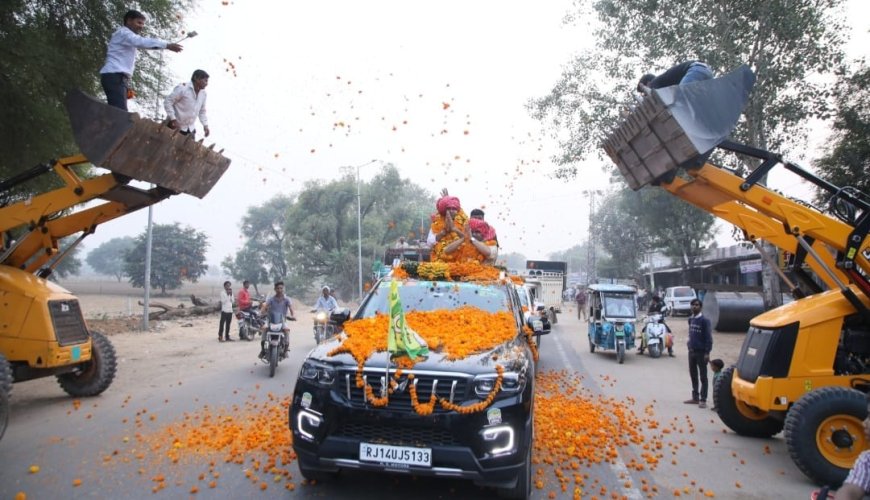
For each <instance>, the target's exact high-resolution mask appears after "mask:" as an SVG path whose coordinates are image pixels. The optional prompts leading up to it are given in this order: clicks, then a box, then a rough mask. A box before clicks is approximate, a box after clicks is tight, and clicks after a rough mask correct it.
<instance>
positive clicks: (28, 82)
mask: <svg viewBox="0 0 870 500" xmlns="http://www.w3.org/2000/svg"><path fill="white" fill-rule="evenodd" d="M192 4H193V1H192V0H141V1H139V2H137V3H136V6H137V8H138V10H140V11H141V12H143V13H144V14H145V15H146V16H148V22H147V24H146V31H147V36H152V37H157V38H164V39H165V38H170V39H173V37H174V39H178V38H181V36H179V33H180V32H181V20H180V16H178V15H177V14H179V13H181V12H185V11H187V10H188V9H189V8H190V7H191V5H192ZM131 7H133V5H131V4H129V3H128V2H123V1H121V0H66V1H63V2H58V1H56V0H4V1H3V2H0V137H2V138H3V140H2V141H0V178H8V177H10V176H11V175H13V174H15V173H18V172H20V171H22V170H24V169H26V168H29V167H31V166H33V165H35V164H37V163H39V162H43V161H46V160H48V159H50V158H57V157H60V156H67V155H71V154H74V153H75V152H76V151H77V147H76V146H75V143H74V141H73V138H72V130H71V129H70V126H69V121H68V120H67V115H66V108H65V107H64V104H63V103H64V96H65V95H66V91H67V90H68V89H70V88H73V87H75V88H80V89H82V90H83V91H85V92H87V93H90V94H92V95H95V96H98V97H100V98H104V97H105V96H104V95H103V91H102V88H101V87H100V84H99V71H100V68H101V67H102V66H103V63H104V60H105V55H106V46H107V45H108V41H109V38H110V37H111V35H112V33H113V32H114V30H115V29H116V28H117V27H119V26H121V24H122V20H123V16H124V13H125V12H126V11H127V10H128V9H130V8H131ZM138 66H139V68H138V70H137V71H136V74H135V75H134V78H133V85H134V87H135V88H136V91H137V93H138V94H139V98H140V99H143V100H145V102H152V101H154V96H155V95H156V92H155V90H156V81H157V79H158V78H157V75H158V74H160V75H163V76H162V77H161V79H162V80H163V81H164V82H166V81H168V77H167V76H166V70H165V69H163V68H158V67H157V65H156V64H155V63H154V62H149V61H148V60H147V57H140V59H139V65H138ZM49 185H57V182H56V180H55V179H52V178H50V177H48V176H43V177H40V178H38V179H35V180H33V181H31V182H29V183H27V184H26V185H22V186H20V187H19V188H18V189H17V190H16V192H15V193H21V192H25V193H28V192H38V191H43V190H45V189H46V188H47V186H49ZM15 193H3V196H4V197H10V196H13V197H14V196H15ZM0 201H2V200H0Z"/></svg>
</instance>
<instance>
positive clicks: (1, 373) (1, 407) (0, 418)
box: [0, 354, 12, 439]
mask: <svg viewBox="0 0 870 500" xmlns="http://www.w3.org/2000/svg"><path fill="white" fill-rule="evenodd" d="M11 392H12V367H10V366H9V362H8V361H6V358H4V357H3V355H2V354H0V439H3V434H5V433H6V426H7V425H8V424H9V394H10V393H11Z"/></svg>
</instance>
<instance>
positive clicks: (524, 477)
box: [498, 425, 535, 500]
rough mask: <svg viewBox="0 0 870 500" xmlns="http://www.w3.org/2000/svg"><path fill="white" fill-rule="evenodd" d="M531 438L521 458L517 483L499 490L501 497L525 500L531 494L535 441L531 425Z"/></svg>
mask: <svg viewBox="0 0 870 500" xmlns="http://www.w3.org/2000/svg"><path fill="white" fill-rule="evenodd" d="M531 434H532V438H531V439H529V442H528V445H527V447H526V448H527V449H526V459H525V460H523V466H522V468H521V469H520V473H519V474H518V477H517V484H516V485H515V486H514V487H513V488H504V489H501V490H499V492H498V493H499V496H500V497H502V498H511V499H518V498H521V499H523V500H525V499H526V498H529V496H530V495H531V494H532V448H533V444H534V442H535V437H534V435H535V430H534V425H533V426H532V432H531Z"/></svg>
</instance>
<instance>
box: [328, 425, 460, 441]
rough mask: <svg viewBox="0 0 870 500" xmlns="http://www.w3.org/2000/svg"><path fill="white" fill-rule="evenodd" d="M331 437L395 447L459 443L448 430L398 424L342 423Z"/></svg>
mask: <svg viewBox="0 0 870 500" xmlns="http://www.w3.org/2000/svg"><path fill="white" fill-rule="evenodd" d="M333 435H334V436H336V437H344V438H350V439H356V440H359V441H364V442H367V443H386V444H392V445H397V446H458V445H459V442H458V441H457V440H456V438H454V437H453V433H452V432H450V431H449V430H448V429H440V428H434V427H432V426H428V427H408V426H403V425H400V424H377V423H371V422H343V423H342V424H341V426H340V427H339V428H338V429H336V431H335V433H334V434H333Z"/></svg>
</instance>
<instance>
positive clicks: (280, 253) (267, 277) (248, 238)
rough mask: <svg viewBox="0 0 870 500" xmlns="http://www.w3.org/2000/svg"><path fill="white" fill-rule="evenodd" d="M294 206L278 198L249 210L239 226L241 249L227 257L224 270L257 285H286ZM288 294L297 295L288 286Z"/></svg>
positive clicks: (286, 197) (286, 198)
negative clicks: (290, 217) (290, 218)
mask: <svg viewBox="0 0 870 500" xmlns="http://www.w3.org/2000/svg"><path fill="white" fill-rule="evenodd" d="M292 205H293V200H292V198H290V197H288V196H283V195H278V196H275V197H274V198H272V199H270V200H268V201H266V202H265V203H263V204H262V205H260V206H254V207H250V208H248V212H247V213H246V214H245V216H244V217H242V221H241V224H240V225H241V233H242V236H243V243H242V249H241V250H239V251H238V252H236V254H235V256H227V257H226V258H225V259H224V260H223V262H221V267H223V269H224V270H225V271H226V272H227V273H228V274H229V275H230V276H232V277H233V278H234V279H236V280H240V281H242V280H248V281H251V282H252V283H255V284H256V283H267V282H269V281H278V280H285V281H286V280H287V278H288V277H289V274H290V263H289V262H288V261H287V255H286V253H285V240H286V238H287V234H286V227H285V226H286V222H287V212H288V211H289V210H290V207H291V206H292ZM255 288H256V286H255ZM287 290H288V291H289V292H293V291H294V290H292V289H291V287H289V286H288V287H287Z"/></svg>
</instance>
